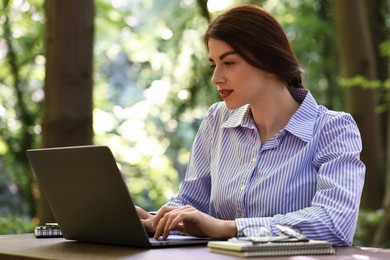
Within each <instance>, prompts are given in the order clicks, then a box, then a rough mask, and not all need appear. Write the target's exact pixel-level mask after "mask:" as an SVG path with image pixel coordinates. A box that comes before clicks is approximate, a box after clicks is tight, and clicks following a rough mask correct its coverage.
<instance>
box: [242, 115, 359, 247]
mask: <svg viewBox="0 0 390 260" xmlns="http://www.w3.org/2000/svg"><path fill="white" fill-rule="evenodd" d="M317 134H319V135H320V137H319V141H318V148H317V151H316V154H315V156H314V159H313V164H314V165H315V167H316V168H317V169H318V171H317V177H316V193H315V195H314V197H313V199H312V202H311V205H310V207H307V208H304V209H301V210H298V211H295V212H290V213H287V214H284V215H275V216H272V217H263V218H239V219H236V224H237V229H238V231H239V235H247V236H248V235H249V236H250V235H255V234H256V232H257V231H256V230H257V229H258V227H259V226H264V227H267V228H268V229H269V230H271V231H272V233H273V234H278V233H279V231H278V229H277V228H276V225H277V224H280V225H288V226H292V227H295V228H297V229H299V230H300V231H301V233H303V234H305V235H306V236H307V237H308V238H310V239H321V240H327V241H330V242H332V243H333V244H334V245H335V246H349V245H351V244H352V241H353V236H354V233H355V228H356V222H357V217H358V212H359V205H360V197H361V193H362V189H363V183H364V175H365V165H364V164H363V163H362V162H361V160H360V153H361V151H362V143H361V137H360V133H359V130H358V127H357V125H356V123H355V121H354V120H353V119H352V117H351V116H350V115H349V114H346V113H339V114H337V115H334V116H333V117H331V119H329V120H328V121H327V122H325V123H324V124H323V127H320V128H319V130H318V133H317ZM246 227H250V228H246ZM243 230H245V232H240V231H243Z"/></svg>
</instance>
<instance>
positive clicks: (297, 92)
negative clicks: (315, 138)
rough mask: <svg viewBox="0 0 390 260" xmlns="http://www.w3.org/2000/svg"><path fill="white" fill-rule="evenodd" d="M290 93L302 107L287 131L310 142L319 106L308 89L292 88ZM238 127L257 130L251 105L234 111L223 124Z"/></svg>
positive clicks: (225, 126)
mask: <svg viewBox="0 0 390 260" xmlns="http://www.w3.org/2000/svg"><path fill="white" fill-rule="evenodd" d="M290 92H291V95H292V96H293V97H294V99H295V100H296V101H297V102H298V103H300V104H301V105H300V106H299V108H298V110H297V111H296V112H295V113H294V115H293V116H292V117H291V119H290V121H289V122H288V124H287V125H286V127H285V130H286V131H288V132H290V133H291V134H293V135H295V136H297V137H298V138H300V139H301V140H302V141H305V142H308V141H309V140H310V139H311V137H312V135H313V129H314V125H315V122H316V118H317V112H318V104H317V102H316V101H315V100H314V98H313V96H312V95H311V93H310V91H309V90H307V89H304V88H291V89H290ZM238 126H241V127H248V128H255V126H254V123H253V118H252V114H251V109H250V106H249V105H244V106H242V107H240V108H238V109H236V110H234V111H233V113H232V114H231V115H230V116H229V118H228V119H227V120H226V121H225V122H224V123H223V124H222V127H224V128H234V127H238Z"/></svg>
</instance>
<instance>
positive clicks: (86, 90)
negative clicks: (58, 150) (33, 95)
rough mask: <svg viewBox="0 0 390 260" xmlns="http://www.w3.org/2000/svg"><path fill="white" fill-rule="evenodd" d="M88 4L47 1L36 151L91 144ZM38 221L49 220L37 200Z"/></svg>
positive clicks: (90, 12) (90, 23)
mask: <svg viewBox="0 0 390 260" xmlns="http://www.w3.org/2000/svg"><path fill="white" fill-rule="evenodd" d="M94 10H95V6H94V1H93V0H85V1H78V0H68V1H62V0H55V1H54V0H48V1H45V14H46V38H45V43H46V45H45V50H46V79H45V99H44V102H43V118H42V146H43V147H56V146H70V145H85V144H92V137H93V130H92V61H93V35H94V13H95V11H94ZM38 216H39V220H40V221H41V222H50V221H53V218H52V216H51V213H50V210H49V208H48V207H47V205H46V203H45V202H44V201H43V200H40V208H39V215H38Z"/></svg>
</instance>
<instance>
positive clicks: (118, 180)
mask: <svg viewBox="0 0 390 260" xmlns="http://www.w3.org/2000/svg"><path fill="white" fill-rule="evenodd" d="M26 154H27V157H28V160H29V162H30V165H31V167H32V169H33V171H34V173H35V175H36V178H37V181H38V183H39V186H40V187H41V190H42V193H43V195H44V196H45V197H46V199H47V201H48V203H49V206H50V208H51V210H52V212H53V215H54V217H55V219H56V221H57V223H58V225H59V227H60V229H61V232H62V235H63V237H64V238H65V239H69V240H78V241H81V242H91V243H103V244H112V245H121V246H132V247H144V248H158V247H170V246H185V245H199V244H207V242H208V241H210V239H207V238H196V237H191V236H184V235H183V236H177V235H176V236H173V235H170V236H169V237H168V239H167V240H155V239H153V238H151V237H149V236H148V234H147V232H146V230H145V228H144V227H143V225H142V223H141V221H140V219H139V217H138V214H137V212H136V209H135V207H134V204H133V201H132V198H131V196H130V193H129V191H128V188H127V186H126V184H125V182H124V180H123V177H122V174H121V172H120V170H119V169H118V167H117V164H116V160H115V158H114V156H113V154H112V152H111V150H110V149H109V148H108V147H107V146H98V145H87V146H72V147H57V148H42V149H31V150H27V151H26Z"/></svg>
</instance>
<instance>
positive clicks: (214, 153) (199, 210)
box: [137, 5, 365, 246]
mask: <svg viewBox="0 0 390 260" xmlns="http://www.w3.org/2000/svg"><path fill="white" fill-rule="evenodd" d="M204 40H205V43H206V46H207V48H208V50H209V60H210V64H211V67H212V69H213V71H214V72H213V77H212V79H211V81H212V83H213V84H214V85H215V86H216V87H217V89H218V91H219V93H220V95H221V97H222V99H223V100H224V102H219V103H216V104H214V105H213V106H211V108H210V110H209V111H208V113H207V115H206V116H205V119H204V121H203V122H202V124H201V126H200V128H199V130H198V133H197V136H196V138H195V140H194V144H193V148H192V152H191V156H190V160H189V163H188V167H187V173H186V177H185V179H184V181H183V182H182V184H181V185H180V189H179V192H178V195H177V197H176V198H174V199H173V200H172V201H170V202H169V203H167V204H166V205H164V206H163V207H162V208H160V210H159V211H158V212H157V214H156V215H155V216H153V215H150V214H149V213H147V212H145V211H144V210H142V209H141V208H137V209H138V213H139V216H140V218H141V220H142V222H143V224H144V226H145V227H146V229H147V230H148V231H151V232H155V235H154V237H155V238H156V239H158V238H160V237H161V236H162V238H163V239H166V238H167V236H168V234H169V232H170V231H174V230H177V231H181V232H184V233H187V234H190V235H194V236H208V237H212V238H230V237H234V236H245V235H246V236H251V235H256V234H258V231H259V229H260V228H261V227H262V228H266V229H268V230H269V232H272V234H273V235H278V234H279V233H280V230H279V229H278V228H277V227H278V225H285V226H290V227H293V228H296V229H299V230H300V232H302V233H303V234H304V235H306V236H307V237H308V238H310V239H322V240H327V241H330V242H332V243H333V244H334V245H336V246H345V245H351V244H352V240H353V236H354V232H355V228H356V221H357V216H358V210H359V203H360V196H361V192H362V188H363V182H364V174H365V166H364V164H363V163H362V162H361V161H360V159H359V156H360V152H361V150H362V144H361V137H360V133H359V130H358V127H357V126H356V123H355V121H354V120H353V119H352V117H351V116H350V115H349V114H347V113H343V112H335V111H330V110H328V109H327V108H325V107H323V106H320V105H317V103H316V101H315V100H314V98H313V96H312V95H311V94H310V92H309V91H308V90H307V89H305V88H304V87H303V86H302V80H301V73H302V70H301V69H300V67H299V65H298V62H297V60H296V57H295V55H294V53H293V52H292V50H291V47H290V44H289V42H288V39H287V37H286V35H285V33H284V31H283V29H282V28H281V26H280V25H279V23H278V22H277V21H276V20H275V19H274V18H273V16H272V15H271V14H269V13H268V12H266V11H265V10H263V9H262V8H260V7H257V6H253V5H243V6H238V7H235V8H232V9H230V10H228V11H226V12H225V13H223V14H221V15H220V16H219V17H217V18H216V19H215V20H214V21H213V22H212V23H210V25H209V27H208V29H207V31H206V34H205V36H204Z"/></svg>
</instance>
